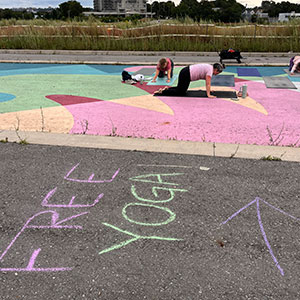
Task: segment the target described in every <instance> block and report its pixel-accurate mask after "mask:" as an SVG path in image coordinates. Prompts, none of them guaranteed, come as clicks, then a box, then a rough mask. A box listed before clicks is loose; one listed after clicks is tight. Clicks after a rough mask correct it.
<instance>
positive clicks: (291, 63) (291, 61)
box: [289, 56, 295, 72]
mask: <svg viewBox="0 0 300 300" xmlns="http://www.w3.org/2000/svg"><path fill="white" fill-rule="evenodd" d="M294 58H295V56H293V57H292V58H291V59H290V65H289V71H290V72H291V71H292V68H293V66H294Z"/></svg>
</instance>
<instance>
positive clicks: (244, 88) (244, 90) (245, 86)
mask: <svg viewBox="0 0 300 300" xmlns="http://www.w3.org/2000/svg"><path fill="white" fill-rule="evenodd" d="M246 97H247V84H243V86H242V98H246Z"/></svg>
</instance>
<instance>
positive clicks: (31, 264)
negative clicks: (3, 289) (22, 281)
mask: <svg viewBox="0 0 300 300" xmlns="http://www.w3.org/2000/svg"><path fill="white" fill-rule="evenodd" d="M40 251H41V248H39V249H36V250H34V252H33V253H32V255H31V257H30V259H29V263H28V265H27V267H26V268H0V271H2V272H60V271H71V270H72V269H73V268H34V264H35V260H36V258H37V256H38V255H39V253H40Z"/></svg>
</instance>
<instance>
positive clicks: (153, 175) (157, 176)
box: [129, 173, 184, 185]
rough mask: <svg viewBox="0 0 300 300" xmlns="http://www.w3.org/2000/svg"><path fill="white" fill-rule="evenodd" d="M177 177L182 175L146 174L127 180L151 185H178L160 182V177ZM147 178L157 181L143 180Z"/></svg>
mask: <svg viewBox="0 0 300 300" xmlns="http://www.w3.org/2000/svg"><path fill="white" fill-rule="evenodd" d="M178 175H184V173H171V174H146V175H139V176H135V177H132V178H129V180H133V181H141V182H152V183H161V184H171V185H178V183H172V182H165V181H163V180H162V176H178ZM149 177H156V179H157V181H153V180H148V179H144V178H149Z"/></svg>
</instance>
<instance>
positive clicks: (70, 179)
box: [64, 163, 120, 183]
mask: <svg viewBox="0 0 300 300" xmlns="http://www.w3.org/2000/svg"><path fill="white" fill-rule="evenodd" d="M78 166H79V163H78V164H77V165H75V166H74V167H73V168H72V169H71V170H70V171H69V172H68V173H67V175H66V176H64V179H66V180H69V181H74V182H85V183H104V182H112V181H113V180H114V179H115V177H116V176H117V175H118V173H119V172H120V169H118V170H117V171H116V172H115V174H114V175H113V176H112V178H111V179H104V180H93V178H94V176H95V174H94V173H92V174H91V176H90V177H89V179H74V178H69V176H70V175H71V173H72V172H73V171H74V170H75V169H76V168H77V167H78Z"/></svg>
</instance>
